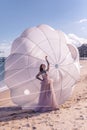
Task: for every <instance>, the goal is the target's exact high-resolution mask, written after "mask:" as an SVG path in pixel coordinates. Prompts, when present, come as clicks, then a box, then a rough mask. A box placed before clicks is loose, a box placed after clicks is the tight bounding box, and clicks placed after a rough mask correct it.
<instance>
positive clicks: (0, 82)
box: [0, 57, 7, 92]
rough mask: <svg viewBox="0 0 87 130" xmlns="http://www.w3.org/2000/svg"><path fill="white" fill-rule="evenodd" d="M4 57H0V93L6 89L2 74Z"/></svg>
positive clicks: (3, 71) (3, 72)
mask: <svg viewBox="0 0 87 130" xmlns="http://www.w3.org/2000/svg"><path fill="white" fill-rule="evenodd" d="M4 67H5V57H0V92H2V91H4V90H6V89H7V86H6V84H5V82H4V74H5V68H4Z"/></svg>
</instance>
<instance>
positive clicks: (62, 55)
mask: <svg viewBox="0 0 87 130" xmlns="http://www.w3.org/2000/svg"><path fill="white" fill-rule="evenodd" d="M46 55H47V56H48V60H49V62H50V70H49V76H50V78H52V79H53V81H54V89H55V94H56V98H57V102H58V104H59V105H60V104H62V103H64V102H65V101H66V100H67V99H68V98H69V96H70V95H71V93H72V89H73V85H74V84H75V83H76V81H78V79H79V73H80V72H79V55H78V51H77V49H76V48H75V47H74V46H73V45H71V44H67V41H66V38H65V35H64V33H63V32H61V31H56V30H54V29H53V28H51V27H50V26H48V25H40V26H37V27H33V28H30V29H27V30H25V31H24V32H23V33H22V34H21V36H20V37H18V38H17V39H16V40H14V42H13V44H12V48H11V54H10V55H9V57H8V58H7V60H6V64H5V82H6V84H7V86H8V87H9V89H10V92H11V97H12V101H13V102H14V103H16V104H18V105H20V106H25V107H30V108H31V107H32V106H33V107H36V106H37V104H38V99H39V94H40V87H41V84H40V81H39V80H37V79H36V74H37V73H38V72H39V66H40V64H42V63H45V64H46V61H45V56H46Z"/></svg>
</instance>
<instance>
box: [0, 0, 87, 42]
mask: <svg viewBox="0 0 87 130" xmlns="http://www.w3.org/2000/svg"><path fill="white" fill-rule="evenodd" d="M40 24H48V25H50V26H52V27H53V28H55V29H58V30H62V31H63V32H65V33H66V34H75V35H77V36H79V37H83V38H87V0H0V43H5V42H6V43H10V42H12V41H13V40H14V39H15V38H16V37H18V36H19V35H20V34H21V33H22V32H23V31H24V30H25V29H26V28H30V27H33V26H37V25H40Z"/></svg>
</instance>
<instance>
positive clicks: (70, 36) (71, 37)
mask: <svg viewBox="0 0 87 130" xmlns="http://www.w3.org/2000/svg"><path fill="white" fill-rule="evenodd" d="M66 40H67V43H72V44H74V45H75V46H77V47H79V46H81V45H82V44H87V39H85V38H81V37H78V36H76V35H75V34H68V35H67V39H66Z"/></svg>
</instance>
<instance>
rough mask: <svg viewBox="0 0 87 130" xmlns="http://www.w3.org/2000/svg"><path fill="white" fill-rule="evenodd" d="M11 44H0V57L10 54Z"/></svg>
mask: <svg viewBox="0 0 87 130" xmlns="http://www.w3.org/2000/svg"><path fill="white" fill-rule="evenodd" d="M10 50H11V43H0V57H3V56H5V57H7V56H8V55H9V54H10Z"/></svg>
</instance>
